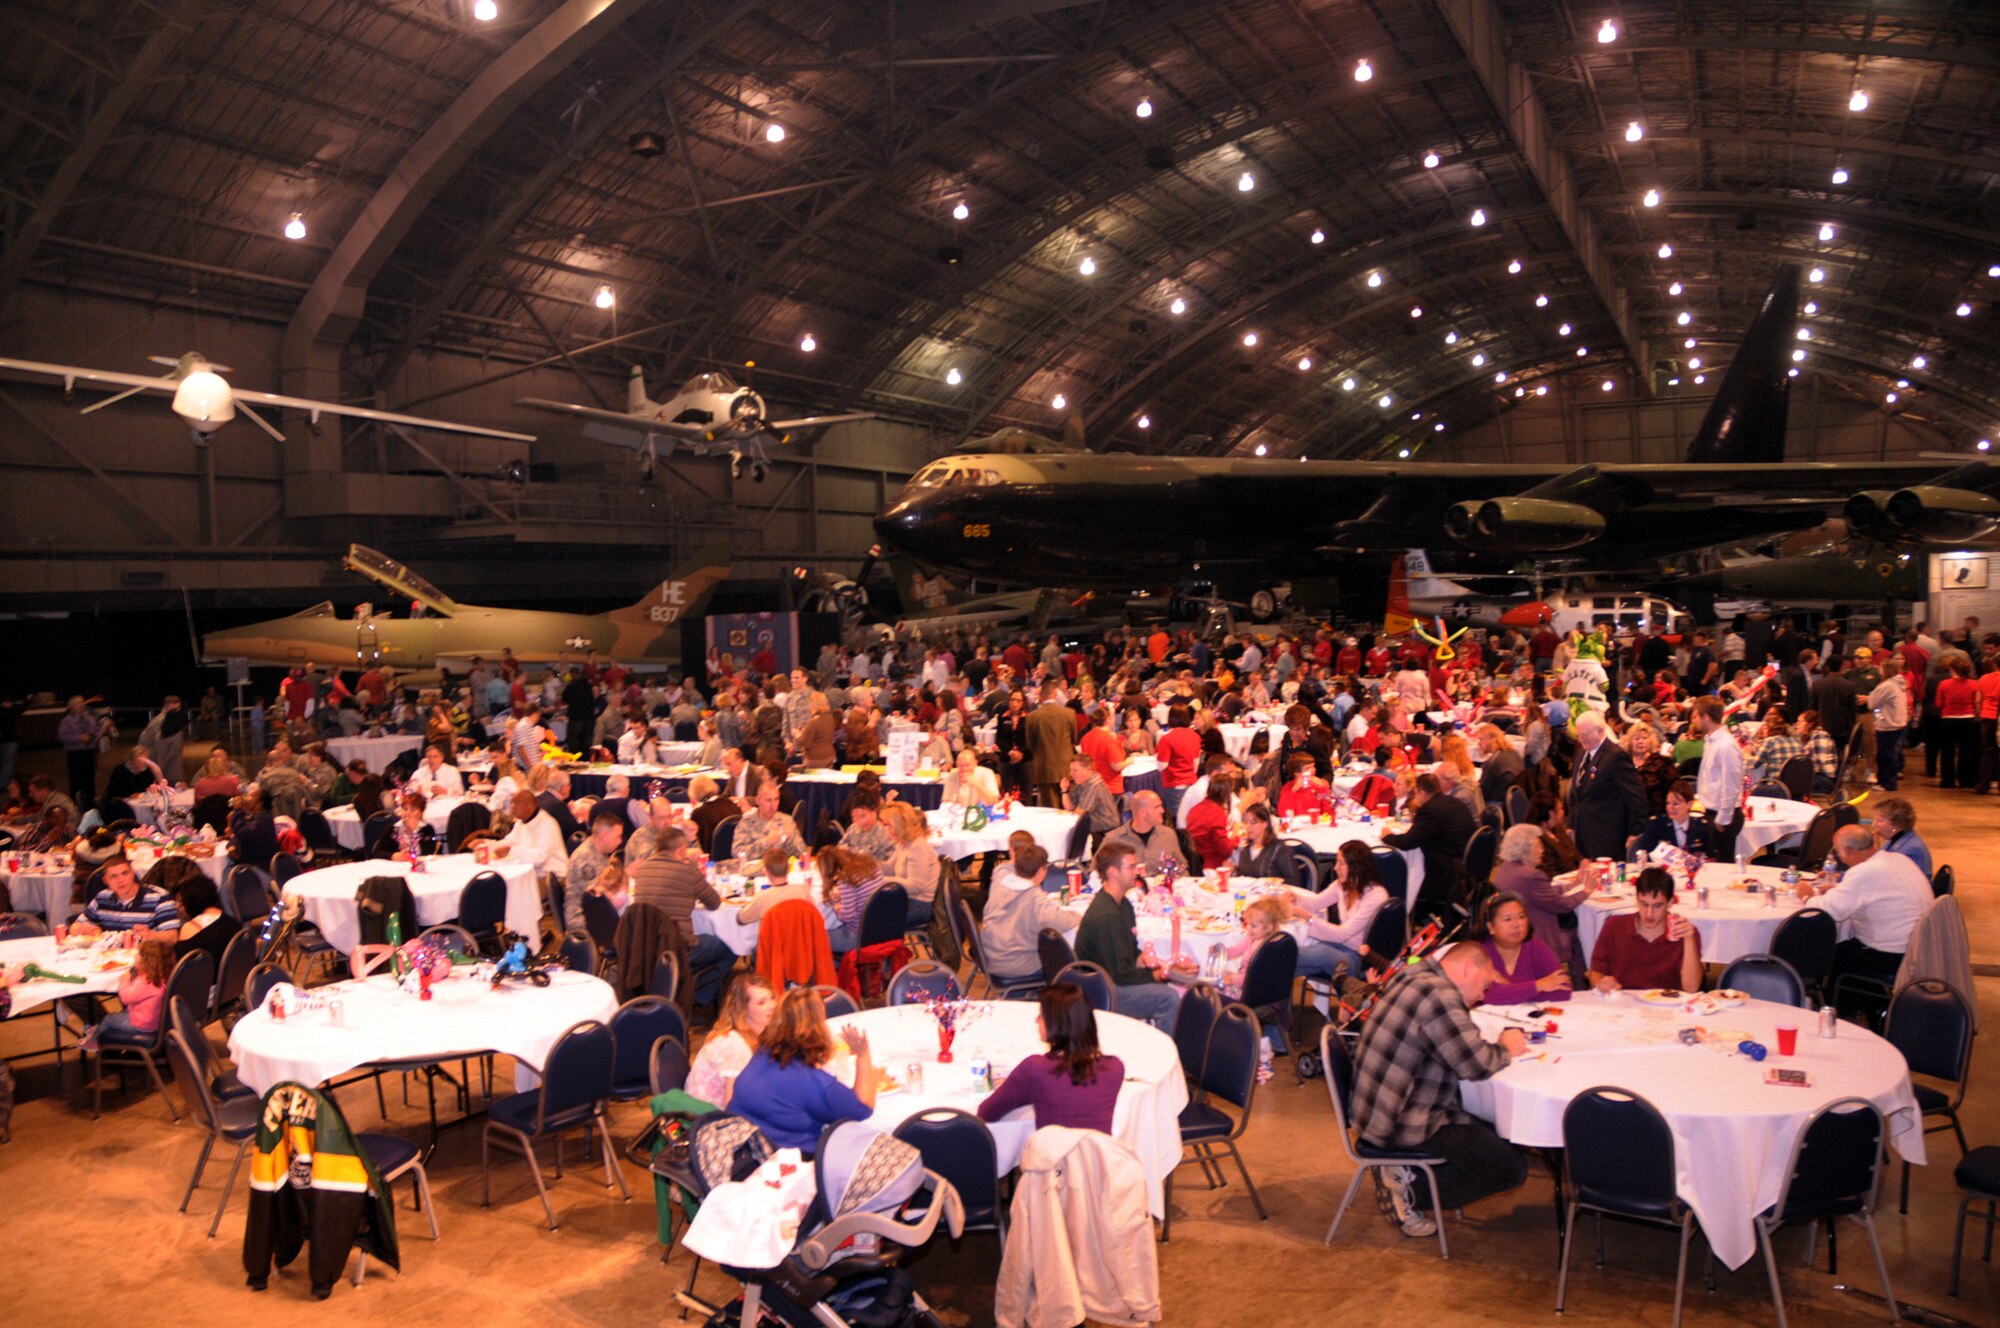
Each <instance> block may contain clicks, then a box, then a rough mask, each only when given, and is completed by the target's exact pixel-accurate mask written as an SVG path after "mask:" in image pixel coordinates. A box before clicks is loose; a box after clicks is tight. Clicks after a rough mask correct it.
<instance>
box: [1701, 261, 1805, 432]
mask: <svg viewBox="0 0 2000 1328" xmlns="http://www.w3.org/2000/svg"><path fill="white" fill-rule="evenodd" d="M1798 318H1799V269H1798V267H1797V266H1796V265H1795V264H1791V263H1787V264H1785V265H1784V266H1783V267H1781V268H1779V269H1778V275H1777V276H1776V277H1775V278H1774V279H1773V280H1772V282H1771V289H1770V290H1769V291H1767V292H1765V294H1764V300H1763V303H1762V304H1761V305H1759V306H1758V309H1757V315H1756V317H1754V318H1752V319H1751V320H1750V326H1749V327H1748V328H1746V329H1744V332H1743V340H1742V342H1741V343H1740V344H1739V345H1738V346H1737V348H1736V357H1735V358H1734V359H1733V360H1731V361H1730V362H1729V368H1728V369H1727V370H1726V371H1725V372H1724V373H1723V375H1722V385H1721V386H1720V387H1718V388H1717V389H1716V392H1715V399H1714V400H1713V401H1711V402H1710V403H1709V406H1708V413H1707V414H1706V415H1704V416H1702V420H1701V427H1700V428H1699V429H1697V430H1695V434H1694V438H1693V440H1692V441H1691V442H1689V443H1688V450H1687V459H1688V460H1689V461H1690V462H1693V463H1697V464H1705V465H1731V464H1737V465H1741V464H1748V463H1757V462H1777V461H1783V460H1784V459H1785V417H1786V413H1787V411H1788V409H1789V406H1790V401H1791V382H1792V380H1791V377H1790V375H1789V374H1788V373H1787V370H1789V369H1790V368H1791V367H1792V362H1791V359H1792V357H1791V353H1790V352H1791V350H1792V348H1793V347H1794V346H1795V345H1796V344H1797V341H1796V329H1797V327H1798Z"/></svg>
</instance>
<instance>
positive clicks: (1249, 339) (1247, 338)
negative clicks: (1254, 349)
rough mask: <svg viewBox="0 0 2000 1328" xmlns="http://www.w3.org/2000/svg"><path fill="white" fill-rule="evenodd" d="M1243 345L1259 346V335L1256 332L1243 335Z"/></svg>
mask: <svg viewBox="0 0 2000 1328" xmlns="http://www.w3.org/2000/svg"><path fill="white" fill-rule="evenodd" d="M1243 344H1244V345H1246V346H1254V345H1256V344H1257V334H1256V333H1255V332H1245V333H1244V334H1243Z"/></svg>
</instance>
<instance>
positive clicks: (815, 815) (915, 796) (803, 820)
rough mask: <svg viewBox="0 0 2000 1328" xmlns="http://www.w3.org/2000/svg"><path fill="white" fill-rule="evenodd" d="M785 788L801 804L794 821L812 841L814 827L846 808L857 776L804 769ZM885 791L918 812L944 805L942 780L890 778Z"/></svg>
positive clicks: (794, 775) (789, 778) (883, 785)
mask: <svg viewBox="0 0 2000 1328" xmlns="http://www.w3.org/2000/svg"><path fill="white" fill-rule="evenodd" d="M785 787H786V788H787V789H789V790H791V791H792V793H793V794H795V795H796V796H797V797H798V800H799V805H798V806H797V807H796V808H794V809H793V811H792V819H793V820H794V821H796V822H797V823H798V827H799V833H800V834H802V835H804V836H805V837H806V838H807V839H811V838H812V833H813V827H814V826H817V825H818V824H819V820H820V817H822V816H836V815H838V814H839V812H840V809H841V808H842V807H843V806H845V805H846V803H847V798H848V795H849V794H851V793H853V792H854V776H853V775H849V774H844V773H842V772H840V771H838V770H801V771H798V772H797V773H795V774H792V775H790V776H788V777H787V778H786V780H785ZM882 789H883V791H884V792H890V791H893V792H894V793H895V795H896V797H897V799H898V800H900V801H902V802H907V803H908V804H910V806H912V807H915V808H916V809H917V810H918V811H931V810H933V809H935V808H936V807H938V806H939V805H941V804H942V803H943V802H944V783H943V780H942V779H939V778H932V779H889V778H887V777H886V776H885V777H884V778H883V780H882Z"/></svg>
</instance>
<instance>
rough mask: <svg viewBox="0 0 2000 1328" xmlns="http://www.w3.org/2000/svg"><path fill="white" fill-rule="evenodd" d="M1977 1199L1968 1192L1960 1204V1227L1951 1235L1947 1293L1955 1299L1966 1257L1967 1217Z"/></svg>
mask: <svg viewBox="0 0 2000 1328" xmlns="http://www.w3.org/2000/svg"><path fill="white" fill-rule="evenodd" d="M1977 1199H1978V1196H1977V1195H1972V1194H1968V1195H1966V1196H1965V1199H1964V1200H1963V1201H1962V1202H1961V1203H1960V1204H1959V1205H1958V1228H1957V1230H1956V1231H1954V1232H1953V1233H1952V1237H1951V1289H1950V1290H1949V1291H1947V1292H1946V1293H1945V1294H1946V1295H1948V1296H1950V1297H1952V1298H1953V1299H1954V1300H1955V1299H1957V1297H1958V1266H1959V1263H1960V1261H1961V1260H1962V1259H1964V1257H1965V1219H1966V1218H1967V1217H1969V1216H1971V1213H1972V1205H1973V1204H1974V1203H1975V1202H1976V1201H1977ZM1988 1230H1991V1228H1990V1227H1989V1228H1988Z"/></svg>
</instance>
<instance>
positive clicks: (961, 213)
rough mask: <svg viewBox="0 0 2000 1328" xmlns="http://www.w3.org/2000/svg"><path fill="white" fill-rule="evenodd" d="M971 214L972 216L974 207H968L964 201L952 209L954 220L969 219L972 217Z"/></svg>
mask: <svg viewBox="0 0 2000 1328" xmlns="http://www.w3.org/2000/svg"><path fill="white" fill-rule="evenodd" d="M971 216H972V209H971V208H969V207H967V206H966V205H965V204H963V203H960V204H959V205H958V206H957V207H955V208H953V209H952V210H951V219H952V220H953V221H967V220H969V219H970V218H971Z"/></svg>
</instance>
